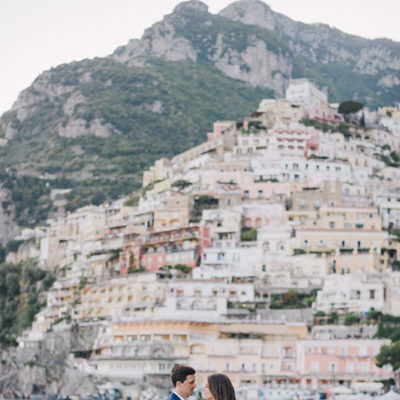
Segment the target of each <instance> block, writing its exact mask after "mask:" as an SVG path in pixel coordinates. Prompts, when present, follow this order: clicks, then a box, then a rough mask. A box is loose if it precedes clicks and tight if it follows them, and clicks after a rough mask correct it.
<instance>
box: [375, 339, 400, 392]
mask: <svg viewBox="0 0 400 400" xmlns="http://www.w3.org/2000/svg"><path fill="white" fill-rule="evenodd" d="M376 365H377V366H378V367H380V368H382V367H383V366H384V365H390V366H391V367H392V369H393V371H394V377H395V381H396V386H397V387H400V341H399V342H394V343H392V344H389V345H383V346H382V347H381V350H380V352H379V354H378V355H377V356H376Z"/></svg>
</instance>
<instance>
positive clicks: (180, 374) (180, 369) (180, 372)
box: [171, 364, 196, 387]
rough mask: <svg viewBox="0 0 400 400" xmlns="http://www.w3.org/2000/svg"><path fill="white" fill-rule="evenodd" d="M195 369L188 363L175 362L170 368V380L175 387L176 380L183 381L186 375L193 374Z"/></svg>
mask: <svg viewBox="0 0 400 400" xmlns="http://www.w3.org/2000/svg"><path fill="white" fill-rule="evenodd" d="M195 373H196V371H195V370H194V369H193V368H192V367H189V365H183V364H177V365H175V366H174V368H172V371H171V381H172V385H173V386H174V387H175V386H176V383H177V382H182V383H183V382H185V381H186V378H187V376H188V375H194V374H195Z"/></svg>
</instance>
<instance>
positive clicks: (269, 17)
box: [219, 0, 276, 31]
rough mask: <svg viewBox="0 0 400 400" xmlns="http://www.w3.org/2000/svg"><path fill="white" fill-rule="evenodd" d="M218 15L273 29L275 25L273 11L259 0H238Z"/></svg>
mask: <svg viewBox="0 0 400 400" xmlns="http://www.w3.org/2000/svg"><path fill="white" fill-rule="evenodd" d="M219 15H220V16H222V17H225V18H229V19H230V20H233V21H240V22H242V23H243V24H247V25H258V26H260V27H262V28H266V29H269V30H272V31H273V30H274V29H275V25H276V18H275V13H274V12H273V11H272V10H271V8H270V7H269V6H268V5H267V4H265V3H264V2H262V1H260V0H240V1H236V2H234V3H232V4H230V5H229V6H228V7H226V8H224V9H223V10H222V11H220V13H219Z"/></svg>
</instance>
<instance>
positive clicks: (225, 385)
mask: <svg viewBox="0 0 400 400" xmlns="http://www.w3.org/2000/svg"><path fill="white" fill-rule="evenodd" d="M207 382H208V389H209V390H210V392H211V394H212V395H213V397H214V399H215V400H236V396H235V389H234V388H233V386H232V382H231V381H230V379H229V378H228V377H227V376H226V375H224V374H212V375H210V376H209V377H208V378H207Z"/></svg>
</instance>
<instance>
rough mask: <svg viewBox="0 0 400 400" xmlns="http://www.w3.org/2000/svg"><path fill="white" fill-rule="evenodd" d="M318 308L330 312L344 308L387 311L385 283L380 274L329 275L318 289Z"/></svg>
mask: <svg viewBox="0 0 400 400" xmlns="http://www.w3.org/2000/svg"><path fill="white" fill-rule="evenodd" d="M316 309H317V310H318V311H323V312H325V313H328V312H330V311H339V310H344V311H348V312H358V313H360V312H363V313H365V312H368V311H369V310H371V309H374V310H377V311H383V312H384V311H385V283H384V281H383V280H382V278H381V276H379V275H366V274H358V275H336V274H333V275H328V276H327V277H326V278H325V282H324V286H323V288H322V290H320V291H318V294H317V301H316Z"/></svg>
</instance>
